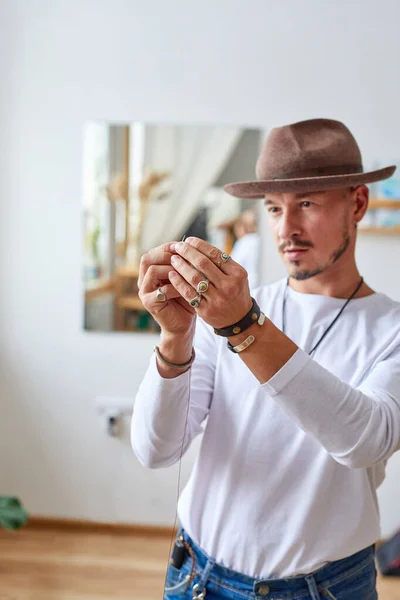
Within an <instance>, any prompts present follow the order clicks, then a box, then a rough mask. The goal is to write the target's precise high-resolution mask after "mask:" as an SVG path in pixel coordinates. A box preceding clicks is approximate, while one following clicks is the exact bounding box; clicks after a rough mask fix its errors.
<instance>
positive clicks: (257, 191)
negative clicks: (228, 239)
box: [224, 165, 396, 200]
mask: <svg viewBox="0 0 400 600" xmlns="http://www.w3.org/2000/svg"><path fill="white" fill-rule="evenodd" d="M395 170H396V166H395V165H392V166H390V167H385V168H384V169H378V170H377V171H370V172H369V173H352V174H349V175H328V176H324V177H302V178H297V179H267V180H259V181H241V182H238V183H228V184H227V185H225V186H224V190H225V191H226V192H227V193H228V194H230V195H231V196H235V197H237V198H249V199H253V200H258V199H260V198H264V196H265V194H268V193H269V194H272V193H288V192H318V191H325V190H331V189H335V188H340V187H348V186H349V187H350V186H353V185H362V184H366V183H375V182H376V181H381V180H382V179H387V178H388V177H391V176H392V175H393V173H394V172H395Z"/></svg>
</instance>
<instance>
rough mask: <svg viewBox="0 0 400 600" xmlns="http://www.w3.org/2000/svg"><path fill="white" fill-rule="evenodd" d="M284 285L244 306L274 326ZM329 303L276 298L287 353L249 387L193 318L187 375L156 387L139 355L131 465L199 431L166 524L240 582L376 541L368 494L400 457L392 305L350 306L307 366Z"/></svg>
mask: <svg viewBox="0 0 400 600" xmlns="http://www.w3.org/2000/svg"><path fill="white" fill-rule="evenodd" d="M285 284H286V282H285V281H279V282H277V283H275V284H273V285H270V286H267V287H263V288H258V289H257V290H256V291H255V292H254V294H253V295H254V297H255V298H256V300H257V302H258V304H259V305H260V307H261V309H262V310H263V311H264V312H265V314H266V315H267V317H268V318H270V319H271V320H272V321H273V323H274V324H275V325H276V326H277V327H279V328H282V301H283V294H284V289H285ZM343 303H344V300H342V299H337V298H330V297H326V296H319V295H312V294H302V293H299V292H296V291H294V290H292V289H291V288H288V290H287V301H286V309H285V328H286V333H287V335H288V336H289V337H290V338H291V339H292V340H293V341H294V342H295V343H296V344H297V345H298V346H299V350H297V351H296V353H295V354H294V356H292V358H291V359H290V360H289V361H288V362H287V363H286V364H285V365H284V366H283V367H282V368H281V369H280V371H279V372H278V373H276V374H275V375H274V377H272V378H271V379H270V380H269V381H267V382H266V383H264V384H263V385H261V384H260V383H259V382H258V380H257V379H256V378H255V376H254V375H253V374H252V373H251V371H250V370H249V369H248V367H247V366H246V365H245V364H244V363H243V362H242V361H241V359H240V357H239V356H238V355H235V354H233V353H232V352H230V351H229V350H228V348H227V347H226V340H225V339H223V338H220V337H218V336H215V335H214V333H213V330H212V328H211V327H209V326H208V325H206V324H205V323H204V322H203V321H201V320H200V319H199V320H198V322H197V327H196V338H195V348H196V360H195V362H194V364H193V366H192V369H190V370H189V371H187V372H186V373H184V374H182V375H180V376H178V377H176V378H175V379H163V378H162V377H161V376H160V375H159V373H158V370H157V366H156V362H155V358H154V356H153V357H152V358H151V360H150V365H149V368H148V370H147V373H146V375H145V377H144V379H143V381H142V384H141V386H140V389H139V391H138V394H137V397H136V403H135V407H134V414H133V418H132V428H131V441H132V446H133V449H134V452H135V454H136V456H137V457H138V459H139V460H140V462H141V463H142V464H144V465H147V466H149V467H152V468H157V467H167V466H169V465H172V464H174V463H176V462H177V461H178V460H179V457H180V455H181V452H182V450H183V452H185V451H186V450H187V448H188V447H189V445H190V443H191V441H192V440H193V438H194V437H195V436H197V435H198V434H200V433H202V432H203V428H204V435H203V438H202V443H201V448H200V452H199V455H198V457H197V460H196V462H195V465H194V467H193V470H192V473H191V476H190V479H189V482H188V484H187V485H186V487H185V488H184V490H183V492H182V494H181V497H180V499H179V504H178V514H179V519H180V522H181V524H182V525H183V527H184V528H185V529H186V531H187V532H188V534H189V535H190V536H191V537H192V539H193V540H194V541H195V542H196V543H197V544H198V545H199V546H200V547H201V548H202V549H203V550H204V551H205V552H206V553H207V554H208V555H210V556H212V557H214V558H215V559H216V561H217V562H218V563H219V564H222V565H224V566H226V567H228V568H230V569H234V570H236V571H239V572H241V573H244V574H246V575H249V576H250V577H255V578H284V577H290V576H294V575H298V574H302V573H309V572H311V571H312V570H314V569H316V568H319V567H320V566H322V565H323V564H325V563H326V562H328V561H334V560H337V559H341V558H344V557H346V556H349V555H351V554H353V553H354V552H357V551H359V550H361V549H363V548H365V547H367V546H369V545H370V544H373V543H374V542H375V541H376V540H377V539H378V538H379V537H380V524H379V509H378V504H377V495H376V489H377V487H378V486H379V485H380V484H381V483H382V481H383V479H384V476H385V465H386V461H387V459H388V458H389V457H390V455H391V454H393V452H395V451H396V450H398V449H399V448H400V304H399V303H397V302H395V301H393V300H391V299H390V298H388V297H387V296H386V295H384V294H382V293H375V294H373V295H371V296H368V297H365V298H360V299H355V300H352V301H351V302H350V303H349V304H348V306H347V307H346V309H345V310H344V311H343V313H342V315H341V316H340V318H339V319H338V321H337V322H336V324H335V325H334V326H333V328H332V329H331V331H330V332H329V333H328V335H327V336H326V337H325V339H324V340H323V341H322V343H321V344H320V346H319V347H318V349H317V350H316V352H315V354H314V356H313V358H311V357H310V356H309V355H308V354H307V352H308V351H310V349H311V348H312V347H313V345H314V344H315V343H316V342H317V341H318V339H319V338H320V336H321V335H322V334H323V332H324V331H325V330H326V329H327V327H328V326H329V324H330V323H331V321H332V320H333V319H334V317H335V316H336V314H337V313H338V311H339V310H340V308H341V307H342V305H343ZM189 392H190V393H189ZM188 402H190V404H189V412H188ZM187 412H188V419H187V424H186V428H185V421H186V416H187ZM207 417H208V418H207ZM205 420H206V423H205ZM185 429H186V432H185V436H184V431H185ZM183 437H184V439H183Z"/></svg>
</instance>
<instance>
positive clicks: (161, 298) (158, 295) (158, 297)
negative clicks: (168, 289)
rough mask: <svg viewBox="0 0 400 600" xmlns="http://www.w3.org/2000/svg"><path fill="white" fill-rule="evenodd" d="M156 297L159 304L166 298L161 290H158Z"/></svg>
mask: <svg viewBox="0 0 400 600" xmlns="http://www.w3.org/2000/svg"><path fill="white" fill-rule="evenodd" d="M156 295H157V300H158V301H159V302H165V301H166V299H167V296H166V295H165V294H164V292H163V291H162V289H161V288H158V290H157V294H156Z"/></svg>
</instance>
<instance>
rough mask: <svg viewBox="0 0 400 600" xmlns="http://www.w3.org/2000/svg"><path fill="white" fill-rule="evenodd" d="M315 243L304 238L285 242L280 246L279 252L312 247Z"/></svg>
mask: <svg viewBox="0 0 400 600" xmlns="http://www.w3.org/2000/svg"><path fill="white" fill-rule="evenodd" d="M312 247H313V245H312V243H311V242H306V241H304V240H296V241H295V242H284V243H283V244H281V245H280V246H279V252H286V250H291V249H292V248H296V249H297V248H312Z"/></svg>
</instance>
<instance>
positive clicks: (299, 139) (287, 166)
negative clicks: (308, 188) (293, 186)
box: [256, 119, 363, 180]
mask: <svg viewBox="0 0 400 600" xmlns="http://www.w3.org/2000/svg"><path fill="white" fill-rule="evenodd" d="M362 171H363V167H362V159H361V153H360V149H359V147H358V145H357V142H356V140H355V138H354V136H353V135H352V133H351V132H350V130H349V129H348V128H347V127H346V126H345V125H344V124H343V123H341V122H340V121H334V120H332V119H310V120H308V121H299V122H298V123H293V124H291V125H285V126H283V127H277V128H274V129H272V130H271V131H270V133H269V134H268V136H267V138H266V140H265V142H264V144H263V147H262V150H261V154H260V157H259V159H258V161H257V165H256V176H257V179H258V180H267V179H268V180H270V179H289V178H295V177H312V176H314V175H315V176H318V175H319V176H321V175H322V176H323V175H336V174H337V175H339V174H341V173H343V174H344V173H351V172H353V173H361V172H362Z"/></svg>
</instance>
